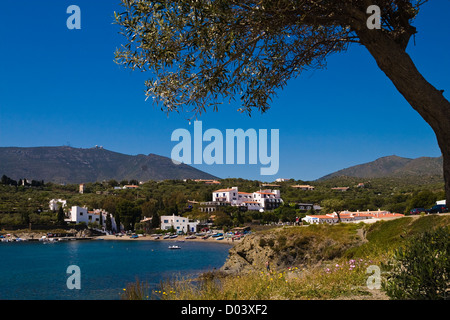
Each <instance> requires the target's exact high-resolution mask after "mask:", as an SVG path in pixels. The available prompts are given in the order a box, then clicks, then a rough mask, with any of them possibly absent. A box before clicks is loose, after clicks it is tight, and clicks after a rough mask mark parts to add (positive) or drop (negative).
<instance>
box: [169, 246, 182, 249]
mask: <svg viewBox="0 0 450 320" xmlns="http://www.w3.org/2000/svg"><path fill="white" fill-rule="evenodd" d="M169 249H181V248H180V247H179V246H169Z"/></svg>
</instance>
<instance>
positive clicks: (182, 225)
mask: <svg viewBox="0 0 450 320" xmlns="http://www.w3.org/2000/svg"><path fill="white" fill-rule="evenodd" d="M160 218H161V227H160V228H161V230H169V229H171V228H172V227H173V228H174V229H175V231H176V232H177V233H181V232H183V233H188V232H196V231H197V225H198V224H199V221H192V220H189V219H188V218H186V217H180V216H176V215H174V214H173V215H171V216H161V217H160Z"/></svg>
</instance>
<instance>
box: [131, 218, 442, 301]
mask: <svg viewBox="0 0 450 320" xmlns="http://www.w3.org/2000/svg"><path fill="white" fill-rule="evenodd" d="M440 226H444V227H447V228H448V227H449V226H450V216H437V215H433V216H424V217H414V218H412V217H405V218H400V219H396V220H391V221H379V222H377V223H374V224H371V225H364V224H359V225H354V224H342V225H336V226H330V225H319V226H309V227H292V228H285V229H281V230H280V229H279V230H273V231H265V232H261V233H260V234H259V235H258V237H259V240H260V241H261V239H264V240H262V243H261V245H262V247H266V246H268V245H269V246H270V244H268V241H269V240H270V239H274V241H273V243H272V246H273V249H274V252H277V253H278V254H279V255H280V256H279V257H278V258H280V259H281V260H283V259H284V258H282V257H281V256H282V255H284V254H286V252H292V254H296V255H299V254H303V255H305V256H308V257H310V259H312V258H313V254H314V253H321V254H324V253H327V252H328V254H327V255H325V256H324V257H323V258H322V259H318V260H317V258H318V257H315V258H314V259H316V260H314V261H315V263H310V264H308V263H298V262H300V261H304V260H301V259H294V260H293V261H294V263H293V264H292V265H290V266H289V267H286V264H281V265H282V267H280V268H273V270H271V271H267V270H265V269H264V268H261V269H259V270H256V269H252V270H251V271H249V272H245V273H240V274H233V275H230V274H224V273H221V272H216V273H207V274H204V275H203V276H202V277H200V278H199V279H187V278H176V279H171V280H169V281H165V282H163V283H161V286H160V288H158V290H153V291H152V292H150V293H146V294H142V295H136V294H135V295H133V296H131V295H130V296H127V293H126V292H125V293H124V298H130V299H140V298H144V299H145V298H147V297H150V298H157V299H174V300H175V299H180V300H188V299H189V300H195V299H203V300H225V299H237V300H239V299H245V300H254V299H256V300H274V299H289V300H293V299H387V296H386V295H384V294H383V292H382V291H380V290H370V289H368V287H367V285H366V282H367V279H368V277H369V276H370V274H368V273H366V271H367V268H368V267H369V266H370V265H375V266H379V267H382V265H383V264H384V263H386V262H387V261H388V259H390V258H391V257H392V255H393V253H394V250H395V249H397V248H399V247H402V246H403V245H404V244H405V243H406V241H407V240H408V239H410V238H411V237H413V236H415V235H418V234H420V233H422V232H425V231H429V230H432V229H436V228H438V227H440ZM280 236H282V237H281V242H280ZM357 238H358V239H357ZM305 239H308V241H305ZM313 240H314V241H313ZM312 244H314V245H317V246H319V247H320V246H322V247H320V248H319V247H316V248H313V247H312ZM324 244H329V245H330V246H331V248H329V249H326V247H323V245H324ZM324 248H325V249H326V250H324ZM259 249H260V247H258V248H256V251H258V250H259ZM327 250H328V251H327ZM330 252H331V253H332V254H330ZM306 260H307V259H306ZM383 272H384V270H382V275H383ZM136 286H137V285H136V284H133V285H131V286H130V287H129V288H128V290H129V292H133V287H136Z"/></svg>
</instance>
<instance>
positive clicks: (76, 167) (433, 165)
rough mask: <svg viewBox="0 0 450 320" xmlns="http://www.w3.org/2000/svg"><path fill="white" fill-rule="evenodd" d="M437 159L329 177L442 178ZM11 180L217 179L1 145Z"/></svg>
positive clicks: (146, 162) (65, 150)
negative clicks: (435, 176)
mask: <svg viewBox="0 0 450 320" xmlns="http://www.w3.org/2000/svg"><path fill="white" fill-rule="evenodd" d="M442 165H443V159H442V157H435V158H433V157H421V158H416V159H410V158H402V157H399V156H395V155H393V156H387V157H382V158H379V159H377V160H375V161H372V162H368V163H364V164H359V165H356V166H352V167H349V168H346V169H342V170H339V171H336V172H333V173H330V174H328V175H326V176H324V177H322V178H320V179H317V181H322V180H327V179H331V178H333V177H339V176H348V177H358V178H382V177H406V176H430V175H440V176H443V169H442ZM3 174H5V175H6V176H8V177H10V178H11V179H14V180H18V179H24V178H25V179H28V180H44V181H45V182H54V183H85V182H96V181H103V180H110V179H115V180H117V181H121V180H131V179H135V180H138V181H148V180H165V179H217V177H215V176H213V175H211V174H209V173H206V172H203V171H200V170H198V169H196V168H194V167H191V166H188V165H186V164H179V165H175V164H174V163H173V162H172V160H171V159H170V158H167V157H163V156H159V155H156V154H149V155H143V154H139V155H126V154H122V153H118V152H114V151H109V150H106V149H103V148H102V147H94V148H88V149H83V148H72V147H67V146H61V147H30V148H23V147H0V175H3Z"/></svg>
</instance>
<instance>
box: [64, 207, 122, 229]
mask: <svg viewBox="0 0 450 320" xmlns="http://www.w3.org/2000/svg"><path fill="white" fill-rule="evenodd" d="M107 216H108V212H106V211H105V210H101V209H95V210H94V211H88V209H87V208H85V207H78V206H73V207H72V209H71V210H70V217H69V218H68V219H65V221H66V222H72V223H81V222H84V223H86V225H87V224H89V223H90V222H97V223H98V224H99V225H100V226H101V227H106V218H107ZM100 217H101V223H100ZM110 217H111V225H112V229H113V230H116V231H117V225H116V220H115V219H114V217H113V215H112V214H111V215H110Z"/></svg>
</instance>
